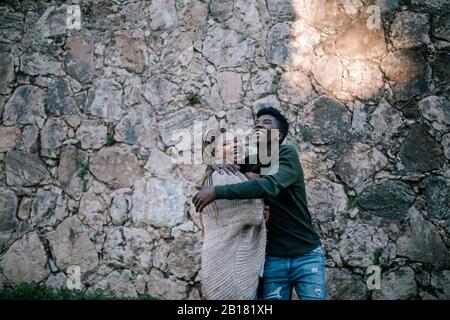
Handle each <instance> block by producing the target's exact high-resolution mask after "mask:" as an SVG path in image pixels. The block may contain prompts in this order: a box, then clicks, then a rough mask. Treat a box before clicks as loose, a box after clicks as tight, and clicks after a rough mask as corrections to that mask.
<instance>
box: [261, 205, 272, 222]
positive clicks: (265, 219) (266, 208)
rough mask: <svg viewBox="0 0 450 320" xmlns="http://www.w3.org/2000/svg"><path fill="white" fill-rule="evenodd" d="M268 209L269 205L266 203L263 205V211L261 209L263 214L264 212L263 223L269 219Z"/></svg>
mask: <svg viewBox="0 0 450 320" xmlns="http://www.w3.org/2000/svg"><path fill="white" fill-rule="evenodd" d="M269 210H270V207H269V206H267V205H264V211H263V214H264V222H265V223H267V221H269V216H270V212H269Z"/></svg>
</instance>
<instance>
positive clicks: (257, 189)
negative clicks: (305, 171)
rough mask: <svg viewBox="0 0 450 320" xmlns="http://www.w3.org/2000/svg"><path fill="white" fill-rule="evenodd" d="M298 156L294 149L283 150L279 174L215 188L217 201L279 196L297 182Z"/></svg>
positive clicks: (280, 157)
mask: <svg viewBox="0 0 450 320" xmlns="http://www.w3.org/2000/svg"><path fill="white" fill-rule="evenodd" d="M299 173H300V171H299V164H298V155H297V153H296V152H295V149H294V148H291V147H289V148H283V150H280V155H279V168H278V172H277V173H275V174H273V175H266V176H263V177H261V178H258V179H254V180H249V181H246V182H242V183H237V184H230V185H222V186H216V187H214V196H215V199H257V198H263V197H266V196H272V197H275V196H277V195H278V194H279V193H280V191H281V190H283V189H285V188H286V187H288V186H289V185H291V184H292V183H294V182H295V181H296V180H297V177H298V174H299Z"/></svg>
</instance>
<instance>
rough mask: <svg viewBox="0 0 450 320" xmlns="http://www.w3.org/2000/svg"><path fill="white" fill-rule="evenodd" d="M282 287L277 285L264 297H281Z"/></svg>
mask: <svg viewBox="0 0 450 320" xmlns="http://www.w3.org/2000/svg"><path fill="white" fill-rule="evenodd" d="M281 289H282V287H277V288H276V289H274V290H272V291H271V292H269V293H268V294H267V295H266V299H282V296H281Z"/></svg>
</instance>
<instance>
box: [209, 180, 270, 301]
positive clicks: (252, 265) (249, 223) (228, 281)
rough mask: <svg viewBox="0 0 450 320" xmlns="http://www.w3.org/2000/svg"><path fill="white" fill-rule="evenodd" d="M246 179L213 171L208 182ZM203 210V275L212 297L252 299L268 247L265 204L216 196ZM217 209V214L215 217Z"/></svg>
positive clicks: (214, 298) (226, 182) (213, 298)
mask: <svg viewBox="0 0 450 320" xmlns="http://www.w3.org/2000/svg"><path fill="white" fill-rule="evenodd" d="M243 181H247V178H246V177H245V176H244V175H243V174H241V173H238V174H237V175H227V174H224V175H220V174H218V173H217V172H213V173H212V175H211V177H210V178H209V179H208V180H207V182H206V184H207V185H210V184H211V183H212V185H214V186H217V185H225V184H233V183H239V182H243ZM215 204H216V207H217V211H215V210H214V209H213V205H212V204H210V205H208V207H207V208H206V210H204V214H203V226H204V234H205V238H204V240H203V248H202V260H201V277H202V280H201V281H202V292H203V295H204V296H205V297H206V298H207V299H209V300H249V299H254V298H255V297H256V290H257V287H258V276H259V275H260V273H261V272H262V268H263V264H264V258H265V249H266V226H265V222H264V216H263V209H264V204H263V201H262V200H260V199H255V200H216V201H215ZM214 212H216V214H217V218H218V219H215V218H214Z"/></svg>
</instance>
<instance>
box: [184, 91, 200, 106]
mask: <svg viewBox="0 0 450 320" xmlns="http://www.w3.org/2000/svg"><path fill="white" fill-rule="evenodd" d="M186 99H187V101H188V102H189V104H191V105H195V104H199V103H200V102H201V101H200V97H199V96H198V94H196V93H194V92H192V91H189V92H188V94H187V95H186Z"/></svg>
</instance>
